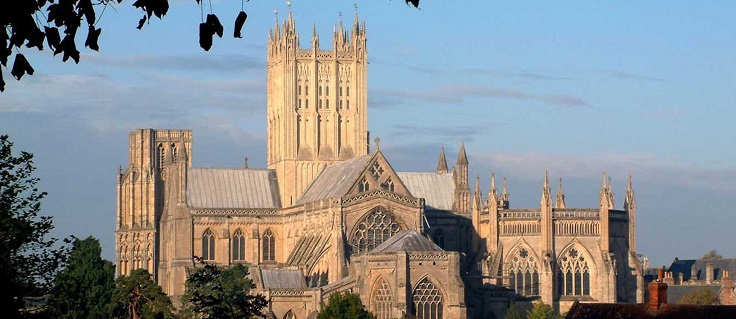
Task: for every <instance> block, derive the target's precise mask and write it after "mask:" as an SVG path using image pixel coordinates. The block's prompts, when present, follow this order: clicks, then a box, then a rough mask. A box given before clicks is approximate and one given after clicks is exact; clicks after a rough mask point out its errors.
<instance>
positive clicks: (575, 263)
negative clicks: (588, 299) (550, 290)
mask: <svg viewBox="0 0 736 319" xmlns="http://www.w3.org/2000/svg"><path fill="white" fill-rule="evenodd" d="M557 267H558V272H557V292H558V294H559V295H560V296H588V295H590V266H589V265H588V260H587V258H585V256H583V254H581V253H580V251H578V250H577V249H576V248H571V249H569V250H568V251H566V252H565V253H564V254H562V256H561V257H560V258H559V259H558V263H557Z"/></svg>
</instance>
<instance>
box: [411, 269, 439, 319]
mask: <svg viewBox="0 0 736 319" xmlns="http://www.w3.org/2000/svg"><path fill="white" fill-rule="evenodd" d="M411 295H412V301H413V303H414V308H413V309H412V314H413V315H414V316H415V317H416V318H417V319H442V314H443V309H442V293H441V292H440V290H439V289H438V288H437V286H435V284H434V283H433V282H432V281H431V280H429V278H426V277H425V278H424V279H422V280H421V281H420V282H419V284H417V286H416V287H415V288H414V291H412V293H411Z"/></svg>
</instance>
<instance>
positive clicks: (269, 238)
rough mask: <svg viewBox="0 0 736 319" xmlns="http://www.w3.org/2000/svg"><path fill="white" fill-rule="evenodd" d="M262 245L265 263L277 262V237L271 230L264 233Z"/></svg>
mask: <svg viewBox="0 0 736 319" xmlns="http://www.w3.org/2000/svg"><path fill="white" fill-rule="evenodd" d="M261 243H262V246H263V261H276V236H274V235H273V232H272V231H271V229H270V228H269V229H266V231H265V232H263V238H262V240H261Z"/></svg>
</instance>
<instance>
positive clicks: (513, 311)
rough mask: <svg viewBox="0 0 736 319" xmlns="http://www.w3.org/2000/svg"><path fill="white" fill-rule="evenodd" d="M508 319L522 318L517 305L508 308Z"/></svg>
mask: <svg viewBox="0 0 736 319" xmlns="http://www.w3.org/2000/svg"><path fill="white" fill-rule="evenodd" d="M504 318H506V319H522V318H521V313H520V312H519V309H517V308H516V305H511V307H509V309H508V310H506V316H504Z"/></svg>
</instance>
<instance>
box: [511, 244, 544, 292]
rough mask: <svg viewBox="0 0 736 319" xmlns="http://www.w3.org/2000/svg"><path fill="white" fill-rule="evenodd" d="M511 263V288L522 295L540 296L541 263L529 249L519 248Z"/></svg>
mask: <svg viewBox="0 0 736 319" xmlns="http://www.w3.org/2000/svg"><path fill="white" fill-rule="evenodd" d="M509 264H510V265H509V288H511V289H514V290H516V293H517V294H519V295H522V296H538V295H539V263H538V261H537V260H536V258H534V256H533V255H532V254H531V253H530V252H529V250H528V249H527V248H521V249H518V250H517V251H516V252H515V253H514V255H513V256H512V257H511V260H510V262H509Z"/></svg>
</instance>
